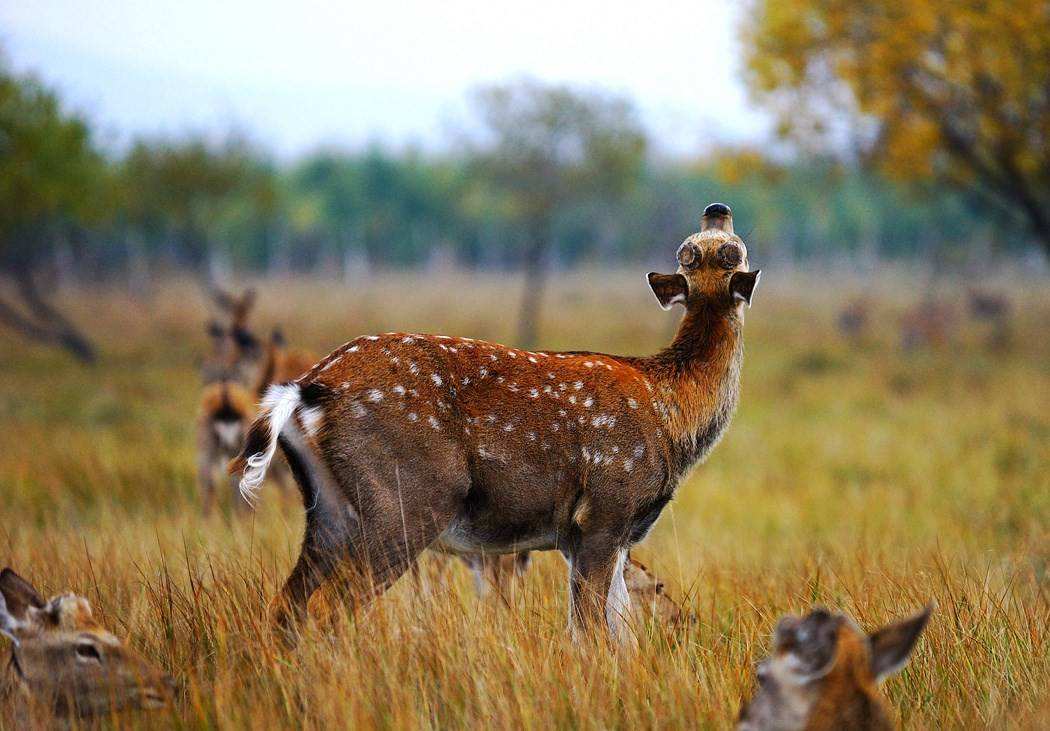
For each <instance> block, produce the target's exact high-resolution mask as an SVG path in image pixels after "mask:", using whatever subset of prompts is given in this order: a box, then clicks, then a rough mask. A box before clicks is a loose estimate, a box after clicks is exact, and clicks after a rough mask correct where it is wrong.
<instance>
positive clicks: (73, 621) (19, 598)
mask: <svg viewBox="0 0 1050 731" xmlns="http://www.w3.org/2000/svg"><path fill="white" fill-rule="evenodd" d="M0 635H6V636H7V637H8V638H10V639H11V640H12V643H11V655H10V658H9V660H8V661H6V662H5V663H4V669H3V670H0V696H3V697H6V698H7V699H8V700H12V699H14V698H19V699H21V701H22V702H23V703H24V704H25V708H24V709H23V710H24V711H25V713H23V714H22V718H20V725H22V726H25V725H29V723H28V722H29V718H28V717H27V716H29V715H32V714H34V713H35V712H38V711H40V712H43V713H45V714H52V713H53V714H58V715H59V716H91V715H98V714H108V713H112V712H114V711H118V710H121V709H125V708H159V707H162V706H165V705H167V704H168V703H169V702H170V701H171V696H172V689H173V686H174V683H173V682H172V680H171V678H170V677H168V676H167V675H166V674H165V673H163V672H161V671H160V670H158V669H156V668H155V667H154V666H153V665H152V664H150V663H149V662H148V661H146V660H145V659H144V658H143V657H141V656H140V655H138V654H137V653H136V652H134V651H133V650H132V649H130V648H128V647H126V646H125V645H124V644H123V643H121V642H120V640H118V639H117V638H116V637H115V636H113V635H112V634H111V633H110V632H107V631H106V630H105V629H104V628H103V627H101V626H100V625H99V624H98V622H96V621H95V619H94V616H93V614H92V612H91V605H90V604H89V603H88V601H87V599H84V598H83V597H80V596H76V595H75V594H60V595H58V596H55V597H52V598H51V599H50V600H49V601H46V602H45V601H44V600H43V599H42V598H41V596H40V594H39V593H38V592H37V591H36V589H34V588H33V586H32V585H31V584H29V582H27V581H26V580H25V579H23V578H22V577H20V576H19V575H18V574H16V573H15V572H14V571H12V570H11V569H4V570H3V571H2V572H0ZM39 720H40V721H41V723H45V722H46V719H39Z"/></svg>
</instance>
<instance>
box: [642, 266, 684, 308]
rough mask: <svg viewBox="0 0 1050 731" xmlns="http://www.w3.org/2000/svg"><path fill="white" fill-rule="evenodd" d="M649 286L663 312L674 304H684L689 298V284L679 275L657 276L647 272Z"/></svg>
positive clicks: (654, 273)
mask: <svg viewBox="0 0 1050 731" xmlns="http://www.w3.org/2000/svg"><path fill="white" fill-rule="evenodd" d="M648 279H649V286H650V287H652V288H653V294H655V295H656V301H657V302H659V303H660V307H662V308H664V309H665V310H669V309H671V305H673V304H674V303H675V302H679V303H681V304H683V305H684V304H685V301H686V298H688V297H689V283H688V282H687V281H686V280H685V277H683V276H682V275H681V274H658V273H656V272H649V276H648Z"/></svg>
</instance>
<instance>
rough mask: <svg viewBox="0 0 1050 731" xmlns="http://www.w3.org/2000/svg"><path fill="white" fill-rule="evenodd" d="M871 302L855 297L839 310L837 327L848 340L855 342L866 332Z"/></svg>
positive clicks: (869, 319) (869, 325)
mask: <svg viewBox="0 0 1050 731" xmlns="http://www.w3.org/2000/svg"><path fill="white" fill-rule="evenodd" d="M871 310H872V306H871V302H870V301H869V300H868V299H866V298H857V299H855V300H852V301H851V302H850V303H849V304H847V305H846V306H845V307H844V308H842V311H841V312H839V317H838V323H837V324H838V329H839V332H840V333H841V334H842V336H843V337H845V338H846V339H848V340H852V341H854V342H857V341H859V340H862V339H863V338H864V337H865V336H866V335H867V334H868V328H869V327H871Z"/></svg>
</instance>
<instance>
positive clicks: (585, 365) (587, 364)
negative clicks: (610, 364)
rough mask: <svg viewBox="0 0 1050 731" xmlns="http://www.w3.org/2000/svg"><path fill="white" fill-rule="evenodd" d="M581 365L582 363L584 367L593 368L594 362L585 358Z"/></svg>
mask: <svg viewBox="0 0 1050 731" xmlns="http://www.w3.org/2000/svg"><path fill="white" fill-rule="evenodd" d="M583 365H584V367H586V368H594V363H592V362H591V361H589V360H585V361H583Z"/></svg>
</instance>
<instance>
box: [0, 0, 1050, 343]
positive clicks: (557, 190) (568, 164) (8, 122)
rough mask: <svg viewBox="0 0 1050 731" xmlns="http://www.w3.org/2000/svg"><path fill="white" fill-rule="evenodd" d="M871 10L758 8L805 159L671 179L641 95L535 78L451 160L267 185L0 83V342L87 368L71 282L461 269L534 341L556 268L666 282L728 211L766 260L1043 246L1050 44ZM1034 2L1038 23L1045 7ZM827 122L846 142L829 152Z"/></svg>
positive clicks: (744, 162) (481, 112)
mask: <svg viewBox="0 0 1050 731" xmlns="http://www.w3.org/2000/svg"><path fill="white" fill-rule="evenodd" d="M861 5H862V4H858V3H856V2H851V1H850V0H835V2H831V3H823V2H821V3H816V2H813V0H791V3H790V7H791V8H793V9H792V10H790V11H788V10H784V9H781V8H782V6H780V5H777V4H775V3H766V2H757V3H756V6H757V7H756V8H755V11H756V12H755V14H754V15H755V23H754V24H753V25H752V27H751V30H750V31H749V32H748V33H746V34H745V36H746V39H745V40H746V41H747V52H748V58H749V64H750V74H751V82H752V85H753V88H755V89H756V90H757V92H758V94H759V98H760V100H761V101H763V102H764V103H766V104H767V105H769V106H770V107H771V108H772V109H773V111H774V112H776V113H779V115H780V117H781V119H782V121H783V124H782V131H783V132H784V135H785V137H786V138H788V139H792V140H794V141H795V142H797V143H799V144H797V145H796V146H795V147H794V148H793V149H794V151H795V152H794V154H785V152H784V151H783V150H781V152H780V154H779V155H769V154H766V152H765V151H763V150H760V149H749V148H735V149H725V150H722V151H720V152H719V153H717V154H711V155H708V156H705V157H703V158H698V159H693V160H666V159H659V158H657V157H656V156H655V155H653V154H652V153H651V152H650V146H649V140H648V136H647V133H646V131H645V129H644V127H643V125H642V124H641V122H640V120H639V116H638V113H637V111H636V109H635V108H634V107H633V105H632V103H631V101H630V100H628V99H625V98H622V97H619V96H616V95H612V94H606V93H602V92H596V91H587V90H579V89H573V88H569V87H564V86H557V85H544V84H540V83H537V82H531V81H520V82H516V83H511V84H506V85H496V86H491V87H486V88H482V89H479V90H478V91H476V92H475V93H474V94H473V95H472V97H471V100H470V101H471V109H472V120H471V125H470V126H469V127H468V128H467V129H469V130H470V132H469V133H467V134H464V135H462V139H457V140H454V141H453V143H452V144H450V145H449V149H448V151H447V152H444V153H441V154H433V153H424V152H421V151H418V150H413V149H407V150H397V151H395V150H391V149H385V148H383V147H381V146H369V147H366V148H364V149H360V150H335V149H332V150H320V151H317V152H315V153H313V154H311V155H308V156H306V157H304V158H302V159H300V160H297V161H295V162H294V163H289V164H282V165H279V164H277V163H276V162H275V161H274V160H273V159H272V158H271V157H270V156H269V155H268V154H267V152H266V151H265V150H263V149H260V148H259V147H258V146H256V145H253V144H252V143H251V142H249V141H248V140H245V139H241V138H237V137H230V138H227V139H225V140H213V139H206V138H202V137H184V138H167V139H157V138H145V139H139V140H136V141H135V142H134V143H133V144H131V145H130V146H129V147H128V148H127V149H126V150H124V151H122V152H120V153H115V152H113V151H112V150H104V149H102V148H101V146H100V145H99V143H98V141H97V139H96V137H95V136H94V135H93V131H92V127H91V124H90V123H89V121H88V120H87V119H85V118H83V117H82V116H80V115H78V114H77V113H75V112H73V111H71V110H69V109H68V108H66V107H65V106H64V105H63V104H62V103H61V100H60V99H59V98H58V96H57V95H56V94H55V92H54V91H52V90H50V89H48V88H47V87H46V86H44V85H43V84H41V83H40V82H39V81H38V80H36V79H35V78H33V77H30V76H21V75H18V74H15V73H14V72H12V71H11V70H10V69H9V68H7V67H6V66H4V65H3V64H2V63H0V272H2V273H3V275H4V281H5V282H6V284H4V285H3V286H0V324H4V325H7V326H8V327H12V328H15V329H17V330H19V331H20V332H22V333H23V334H25V335H26V336H28V337H32V338H35V339H37V340H43V341H47V342H52V343H56V344H61V345H63V346H65V347H67V348H68V349H70V350H71V351H73V352H74V353H76V354H77V355H79V356H80V357H82V358H85V359H90V358H91V357H92V351H91V346H90V345H89V344H88V343H87V341H86V340H84V339H83V338H82V337H81V336H80V335H79V334H78V333H77V331H76V329H75V328H74V327H73V326H72V325H71V323H70V322H69V321H68V320H66V319H65V318H64V317H63V316H62V315H61V314H60V313H59V312H58V311H57V310H56V309H55V308H54V307H53V306H51V304H50V301H49V298H48V297H47V295H46V293H48V292H50V291H52V290H53V289H54V288H55V287H57V286H59V285H61V284H62V282H64V281H67V280H70V279H74V278H75V279H77V280H79V281H94V280H111V279H123V280H124V281H126V282H127V283H128V285H129V286H130V287H132V288H133V289H134V290H136V291H138V292H145V291H146V290H147V289H148V287H149V286H150V282H151V281H153V280H154V279H155V278H156V277H157V276H158V275H162V274H164V273H167V272H170V271H183V272H185V271H188V272H191V273H193V274H195V275H196V276H198V277H200V278H201V280H202V282H205V283H214V281H216V280H217V279H219V278H221V277H222V276H223V275H224V274H225V273H227V272H228V271H230V270H238V271H244V272H268V273H290V272H314V273H316V272H322V273H325V274H327V275H332V276H340V277H344V278H346V279H352V278H353V277H355V276H359V275H361V274H362V273H364V272H367V271H368V270H370V269H374V268H377V267H417V268H430V269H436V268H441V267H448V266H459V267H467V268H483V269H492V270H520V271H524V273H525V277H526V286H525V288H524V293H525V294H524V300H523V302H522V326H521V333H520V337H519V340H520V341H521V343H522V344H526V345H527V344H530V343H532V342H533V341H534V340H535V322H536V319H537V318H536V312H537V309H538V306H539V301H540V293H541V292H542V289H543V281H544V273H545V272H546V271H547V270H548V269H549V268H550V267H571V266H576V265H580V264H591V263H593V264H599V265H620V264H623V263H625V262H634V261H651V262H653V263H656V262H664V263H666V262H668V261H669V258H670V256H671V253H672V252H673V250H674V247H675V245H676V244H677V243H678V242H679V241H680V240H681V239H682V238H683V237H685V236H686V235H688V234H689V233H690V232H692V231H694V230H696V228H697V225H698V220H697V219H698V216H699V212H700V210H701V209H702V208H703V206H704V205H706V204H707V203H709V202H711V201H716V200H717V201H726V202H728V203H730V204H731V205H732V206H733V208H734V211H735V214H736V219H737V221H738V225H739V226H740V228H741V229H742V233H743V234H744V235H745V237H746V238H748V240H749V243H751V249H752V251H753V253H754V258H755V259H756V261H759V262H762V261H769V260H780V261H782V262H787V261H805V260H812V259H819V260H820V261H821V262H822V263H826V262H828V261H829V260H839V261H841V262H843V263H848V264H852V265H854V266H858V265H859V266H861V267H866V266H872V265H873V264H874V263H875V262H877V261H879V260H881V259H884V258H906V259H908V260H909V261H915V260H916V259H920V260H927V261H933V260H937V262H938V265H939V266H943V265H944V263H945V262H950V261H952V260H956V261H957V262H959V263H960V264H962V263H963V262H964V261H965V260H966V259H967V258H974V259H976V258H979V257H978V256H973V255H974V254H975V253H977V254H981V253H987V252H988V251H989V249H1012V250H1014V251H1019V250H1021V249H1023V248H1025V247H1031V246H1032V245H1039V244H1042V245H1043V246H1045V247H1047V248H1048V249H1050V239H1048V238H1047V231H1048V229H1047V220H1046V210H1047V200H1048V191H1050V183H1048V178H1047V174H1048V172H1047V171H1048V170H1050V163H1048V160H1047V144H1046V135H1047V126H1046V125H1047V123H1048V122H1047V120H1048V118H1050V113H1048V110H1050V97H1048V94H1050V84H1048V83H1047V81H1048V77H1050V72H1048V71H1047V64H1048V63H1050V61H1048V59H1050V53H1044V51H1045V50H1046V48H1047V47H1046V42H1047V41H1046V39H1047V38H1048V37H1050V33H1047V34H1036V35H1038V36H1039V37H1038V38H1036V39H1034V40H1033V38H1032V34H1031V33H1025V32H1024V29H1023V28H1017V33H1016V34H1014V33H1010V34H1001V33H999V34H997V33H993V32H991V30H990V29H994V28H995V27H997V26H996V25H995V24H996V23H999V22H1001V23H1006V24H1007V25H1010V24H1011V23H1012V24H1014V25H1016V23H1017V22H1021V21H1017V20H1016V18H1014V19H1011V18H1012V16H1010V13H1009V12H1007V11H1006V10H1003V12H1001V13H998V15H997V14H996V13H992V12H991V11H990V10H989V11H988V12H987V13H985V15H981V12H983V11H974V10H973V7H976V6H973V7H971V6H972V4H971V3H964V4H963V5H962V7H963V11H959V12H956V11H955V10H954V9H953V8H954V7H955V6H954V5H953V4H951V3H948V4H944V6H943V7H941V6H940V5H937V4H936V3H934V4H929V5H928V6H927V5H922V6H921V8H920V9H918V10H917V9H915V8H914V7H913V6H912V5H907V6H905V5H903V4H900V6H899V7H898V4H892V3H891V4H888V5H885V6H884V5H883V4H875V5H871V6H869V5H864V6H863V7H861ZM920 5H921V4H920ZM1022 5H1023V6H1024V7H1025V8H1027V10H1026V14H1025V15H1024V17H1025V18H1027V20H1026V21H1024V22H1025V23H1029V24H1030V25H1033V26H1039V25H1040V24H1041V23H1042V24H1044V25H1045V21H1046V20H1047V19H1046V18H1044V17H1043V16H1045V15H1046V13H1047V11H1046V6H1047V4H1046V3H1041V4H1040V3H1029V2H1028V0H1026V2H1025V3H1022ZM853 6H856V7H853ZM935 6H936V7H935ZM938 7H940V11H938V12H927V11H929V9H930V8H933V9H934V10H937V8H938ZM981 7H984V4H982V6H981ZM988 7H989V8H992V9H995V8H999V9H1000V10H1002V9H1003V8H1007V7H1008V6H1007V5H1002V6H1000V4H998V3H991V4H990V5H988ZM1009 7H1012V6H1009ZM923 8H925V10H923ZM1039 8H1043V9H1042V10H1039ZM975 12H976V14H977V16H976V17H977V19H976V20H975V19H974V18H975V16H974V13H975ZM996 12H998V11H996ZM938 13H939V14H938ZM989 13H990V14H989ZM1040 13H1042V15H1040ZM999 16H1003V17H999ZM989 23H992V25H991V26H989ZM998 27H1002V26H998ZM1011 27H1012V26H1011ZM898 35H899V36H902V37H904V36H907V42H904V41H903V40H901V41H900V42H897V40H895V39H896V38H897V36H898ZM987 38H992V39H993V40H990V41H986V40H985V39H987ZM982 44H983V45H982ZM996 44H998V45H996ZM1000 46H1002V48H1000ZM931 49H932V50H931ZM938 53H939V54H940V55H938ZM1011 54H1012V55H1011ZM1011 60H1012V61H1013V62H1014V64H1013V65H1011ZM874 71H879V72H880V73H874ZM882 71H886V74H881V72H882ZM835 120H839V121H841V120H846V121H848V122H849V123H850V127H849V130H848V132H849V134H847V135H846V136H845V137H843V136H842V135H841V134H840V135H839V137H838V138H837V139H835V138H834V137H835V136H834V134H831V133H834V132H835V131H836V130H834V129H831V128H830V127H833V126H834V125H830V126H829V124H828V123H829V122H831V121H835ZM839 132H841V130H839ZM828 138H833V139H832V140H831V142H830V143H829V141H828ZM844 139H845V140H847V141H848V144H845V146H844V143H843V140H844ZM844 150H845V152H844ZM857 152H860V153H862V154H855V153H857ZM871 163H875V164H871ZM887 173H889V174H887ZM945 182H947V183H950V185H943V183H945ZM988 201H993V202H994V205H991V206H990V205H988V204H987V203H988ZM1004 213H1005V215H1004Z"/></svg>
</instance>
